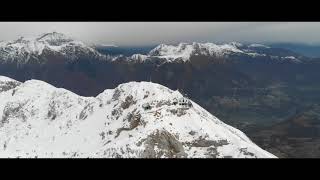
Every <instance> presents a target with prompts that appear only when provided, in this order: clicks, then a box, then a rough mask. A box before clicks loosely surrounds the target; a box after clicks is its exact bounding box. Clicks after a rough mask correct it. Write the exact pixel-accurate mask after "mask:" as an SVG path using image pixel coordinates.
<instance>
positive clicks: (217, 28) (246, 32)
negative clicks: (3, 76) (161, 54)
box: [0, 22, 320, 46]
mask: <svg viewBox="0 0 320 180" xmlns="http://www.w3.org/2000/svg"><path fill="white" fill-rule="evenodd" d="M52 31H56V32H61V33H64V34H66V35H68V36H71V37H73V38H75V39H78V40H82V41H84V42H86V43H90V44H91V43H94V44H107V45H117V46H147V45H157V44H161V43H165V44H175V43H179V42H187V43H190V42H214V43H223V42H232V41H236V42H241V43H303V44H320V33H319V32H320V22H0V40H14V39H17V38H18V37H19V36H25V37H29V36H38V35H40V34H43V33H45V32H52Z"/></svg>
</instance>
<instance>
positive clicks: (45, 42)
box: [0, 32, 105, 64]
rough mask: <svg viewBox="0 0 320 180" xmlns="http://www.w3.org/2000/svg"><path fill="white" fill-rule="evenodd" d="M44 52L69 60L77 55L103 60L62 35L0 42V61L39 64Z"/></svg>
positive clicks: (53, 34)
mask: <svg viewBox="0 0 320 180" xmlns="http://www.w3.org/2000/svg"><path fill="white" fill-rule="evenodd" d="M44 52H49V53H52V54H58V55H61V56H64V57H67V58H69V59H76V58H77V56H78V54H84V55H90V56H94V57H100V58H105V57H104V55H102V54H100V53H98V52H97V51H96V50H95V49H93V48H91V47H89V46H87V45H85V44H84V43H83V42H81V41H76V40H73V39H71V38H70V37H67V36H66V35H64V34H62V33H57V32H52V33H45V34H42V35H40V36H38V37H33V38H25V37H20V38H19V39H17V40H14V41H2V42H0V60H1V61H4V62H18V63H19V64H25V63H27V62H28V61H29V60H30V59H36V60H38V61H40V62H41V59H42V57H41V55H43V54H44Z"/></svg>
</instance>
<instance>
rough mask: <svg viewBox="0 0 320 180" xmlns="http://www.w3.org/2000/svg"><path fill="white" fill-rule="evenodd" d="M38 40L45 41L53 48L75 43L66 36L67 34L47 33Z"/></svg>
mask: <svg viewBox="0 0 320 180" xmlns="http://www.w3.org/2000/svg"><path fill="white" fill-rule="evenodd" d="M36 39H37V41H40V42H42V41H45V42H47V43H48V44H50V45H52V46H60V45H62V44H64V43H68V42H70V41H74V40H73V39H71V38H70V37H68V36H66V35H65V34H62V33H58V32H51V33H45V34H42V35H40V36H39V37H38V38H36Z"/></svg>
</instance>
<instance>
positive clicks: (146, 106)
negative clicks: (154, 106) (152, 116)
mask: <svg viewBox="0 0 320 180" xmlns="http://www.w3.org/2000/svg"><path fill="white" fill-rule="evenodd" d="M142 108H143V109H144V110H150V109H151V106H150V104H149V103H145V104H142Z"/></svg>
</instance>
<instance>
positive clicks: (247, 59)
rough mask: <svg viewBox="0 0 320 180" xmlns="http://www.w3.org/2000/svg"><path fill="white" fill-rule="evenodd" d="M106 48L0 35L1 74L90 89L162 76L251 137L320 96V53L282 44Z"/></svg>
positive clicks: (49, 37) (86, 92)
mask: <svg viewBox="0 0 320 180" xmlns="http://www.w3.org/2000/svg"><path fill="white" fill-rule="evenodd" d="M104 48H107V49H108V48H110V47H103V46H97V45H95V46H90V45H87V44H86V43H83V42H81V41H78V40H74V39H73V38H71V37H67V36H66V35H64V34H61V33H57V32H52V33H45V34H42V35H40V36H38V37H33V38H24V37H22V38H19V39H17V40H14V41H2V42H1V43H0V74H1V75H3V76H7V77H10V78H13V79H16V80H17V81H19V82H25V81H28V80H30V79H37V80H41V81H44V82H46V83H49V84H52V85H53V86H55V87H57V88H64V89H67V90H70V91H72V92H73V93H76V94H79V95H80V96H89V97H97V96H98V95H100V94H101V93H102V92H104V90H105V89H115V88H117V87H118V86H119V84H123V83H128V82H132V81H138V82H140V81H148V82H152V83H157V84H161V85H164V86H166V87H168V88H170V89H172V90H179V92H181V93H182V94H183V96H185V97H189V98H190V99H193V100H194V102H196V103H198V104H199V105H200V106H201V107H203V108H204V109H206V110H207V111H208V112H210V113H211V114H214V115H215V116H217V117H218V118H219V119H221V120H222V121H224V122H226V123H228V124H230V125H232V126H234V127H236V128H239V129H240V130H242V131H244V132H245V133H247V132H250V133H248V135H249V137H250V138H251V137H256V136H255V135H256V134H254V133H258V129H259V128H260V127H262V126H263V127H264V126H268V127H274V126H273V125H275V124H277V123H281V122H283V121H285V120H287V119H288V118H290V117H293V116H294V115H295V114H296V112H297V111H299V110H302V109H305V108H307V107H309V106H311V105H313V104H316V103H318V102H319V100H320V95H319V93H318V89H319V87H320V84H319V81H318V77H320V72H319V71H318V69H319V68H320V64H319V62H320V61H319V60H318V59H317V58H311V57H307V56H304V55H301V54H299V53H297V52H294V51H291V50H288V49H285V48H275V47H272V46H267V45H262V44H241V43H237V42H231V43H225V44H214V43H197V42H194V43H179V44H175V45H166V44H160V45H158V46H156V47H154V48H150V49H148V48H145V49H143V50H140V51H139V50H137V51H134V53H133V51H131V52H127V53H123V54H119V53H114V54H112V53H111V54H109V53H108V52H110V51H107V50H105V49H104ZM112 48H118V47H112ZM141 52H145V53H141ZM256 126H259V127H258V128H257V127H256ZM251 132H254V133H253V134H252V133H251ZM260 137H261V136H260ZM252 139H255V138H252ZM260 142H261V141H260V140H258V139H257V143H258V145H262V144H259V143H260ZM264 143H266V142H264ZM267 143H269V145H270V146H272V147H274V146H276V145H275V144H274V143H271V141H268V142H267ZM299 145H300V146H301V147H303V146H304V144H302V143H300V144H299ZM263 147H266V146H263ZM289 151H290V149H289V150H288V153H289V154H294V153H290V152H289ZM270 152H272V153H274V154H275V155H277V156H280V157H281V156H285V155H283V153H280V154H277V153H278V151H273V149H272V148H271V151H270Z"/></svg>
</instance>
